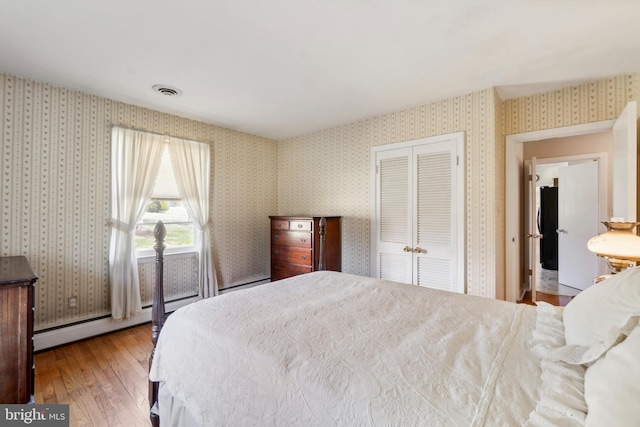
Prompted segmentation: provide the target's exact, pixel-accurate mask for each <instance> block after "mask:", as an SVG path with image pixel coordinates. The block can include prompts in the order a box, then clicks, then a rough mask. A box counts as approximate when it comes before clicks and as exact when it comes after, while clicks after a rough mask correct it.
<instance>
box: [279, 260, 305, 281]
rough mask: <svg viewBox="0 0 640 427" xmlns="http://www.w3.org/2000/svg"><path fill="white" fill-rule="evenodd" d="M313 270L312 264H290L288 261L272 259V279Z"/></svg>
mask: <svg viewBox="0 0 640 427" xmlns="http://www.w3.org/2000/svg"><path fill="white" fill-rule="evenodd" d="M311 271H313V270H312V268H311V266H306V265H297V264H288V263H286V262H281V261H273V260H271V281H275V280H280V279H284V278H286V277H291V276H297V275H299V274H305V273H311Z"/></svg>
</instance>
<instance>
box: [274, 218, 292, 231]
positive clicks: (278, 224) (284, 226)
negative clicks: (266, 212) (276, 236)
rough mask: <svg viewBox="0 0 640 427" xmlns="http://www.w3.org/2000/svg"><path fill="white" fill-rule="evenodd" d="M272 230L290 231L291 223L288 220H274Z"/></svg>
mask: <svg viewBox="0 0 640 427" xmlns="http://www.w3.org/2000/svg"><path fill="white" fill-rule="evenodd" d="M271 229H272V230H288V229H289V221H287V220H286V219H272V220H271Z"/></svg>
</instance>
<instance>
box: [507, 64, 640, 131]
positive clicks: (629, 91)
mask: <svg viewBox="0 0 640 427" xmlns="http://www.w3.org/2000/svg"><path fill="white" fill-rule="evenodd" d="M629 101H640V73H634V74H628V75H622V76H616V77H612V78H609V79H604V80H597V81H593V82H589V83H585V84H582V85H580V86H573V87H568V88H565V89H560V90H555V91H552V92H547V93H540V94H536V95H532V96H526V97H522V98H517V99H510V100H507V101H505V102H504V109H505V120H504V124H505V135H510V134H514V133H523V132H531V131H537V130H543V129H551V128H556V127H562V126H571V125H577V124H582V123H590V122H597V121H600V120H612V119H616V118H618V116H619V115H620V113H621V112H622V110H623V109H624V107H625V105H627V103H628V102H629Z"/></svg>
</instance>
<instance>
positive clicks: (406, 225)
mask: <svg viewBox="0 0 640 427" xmlns="http://www.w3.org/2000/svg"><path fill="white" fill-rule="evenodd" d="M411 153H412V149H411V148H401V149H396V150H389V151H384V152H380V153H378V154H377V158H376V167H377V171H378V173H377V174H376V179H377V185H376V188H377V189H378V191H377V194H376V205H377V206H376V210H377V217H378V220H379V222H378V242H377V247H378V251H377V256H378V260H377V262H378V270H379V275H378V277H380V278H381V279H388V280H394V281H396V282H404V283H412V280H413V278H412V277H413V275H412V252H411V251H409V250H408V249H411V239H412V237H411V236H412V234H413V228H412V227H413V225H412V221H413V219H412V218H413V211H412V207H411V203H412V200H411V193H412V180H411V175H412V174H411V168H412V160H411ZM407 248H408V249H407Z"/></svg>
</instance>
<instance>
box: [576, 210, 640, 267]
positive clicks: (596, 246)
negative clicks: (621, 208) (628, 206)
mask: <svg viewBox="0 0 640 427" xmlns="http://www.w3.org/2000/svg"><path fill="white" fill-rule="evenodd" d="M603 224H604V225H605V226H606V227H607V229H608V231H607V232H605V233H602V234H599V235H597V236H595V237H593V238H592V239H591V240H589V243H587V247H588V248H589V250H590V251H591V252H593V253H595V254H597V255H600V256H601V257H604V258H606V259H607V262H608V263H609V265H610V267H611V268H612V269H614V270H617V271H620V268H623V267H626V266H628V265H629V264H630V263H633V262H637V261H640V236H637V235H636V234H635V233H633V228H634V227H635V226H636V225H637V223H635V222H603Z"/></svg>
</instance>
